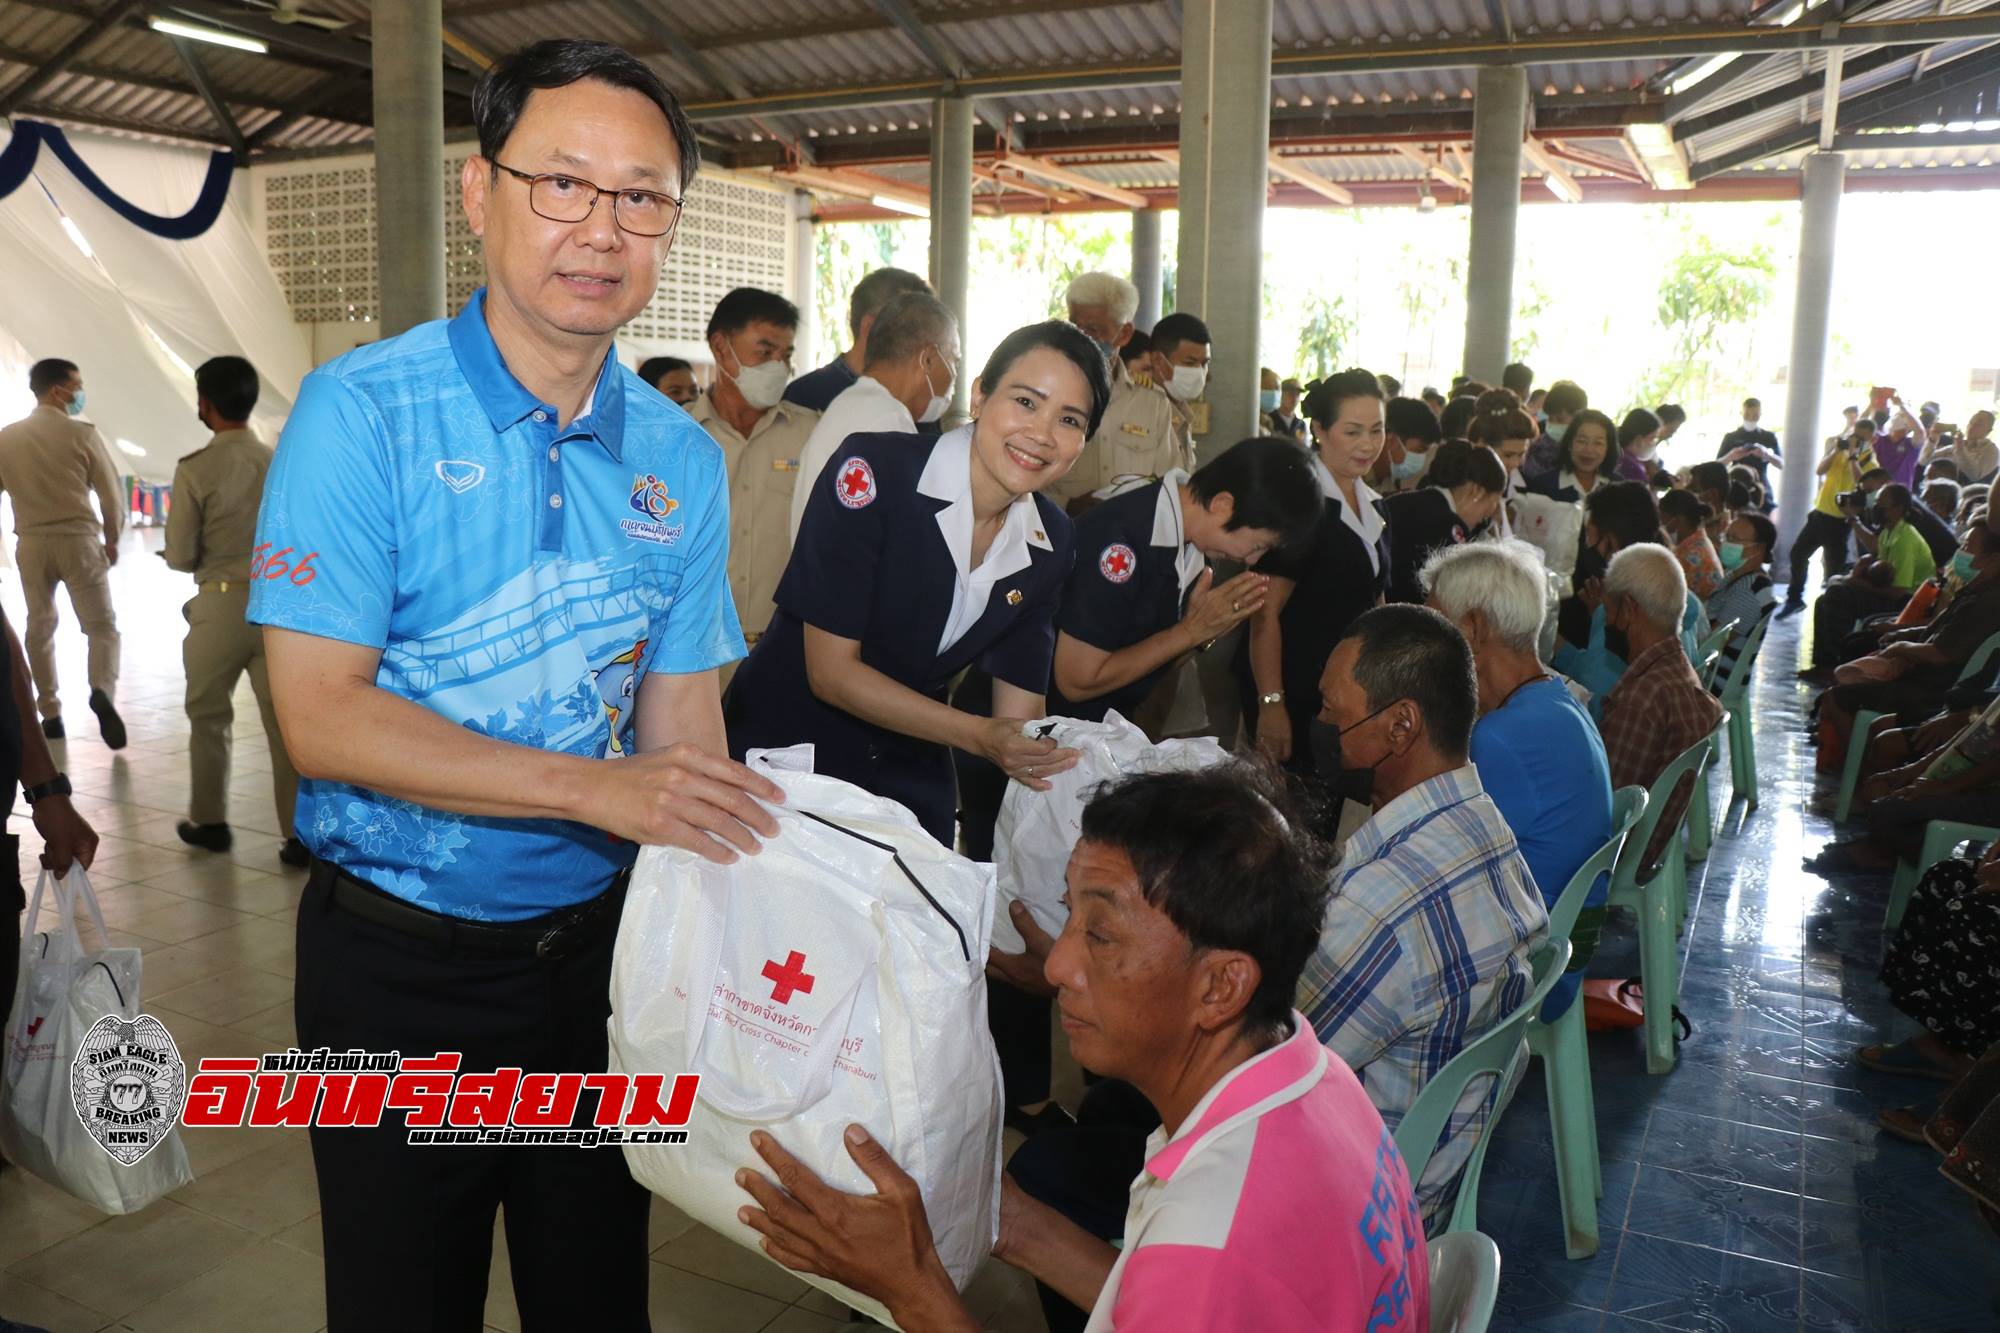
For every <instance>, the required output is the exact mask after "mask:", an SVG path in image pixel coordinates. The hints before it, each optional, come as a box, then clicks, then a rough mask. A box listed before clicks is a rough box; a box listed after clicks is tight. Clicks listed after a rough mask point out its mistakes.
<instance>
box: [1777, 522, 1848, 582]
mask: <svg viewBox="0 0 2000 1333" xmlns="http://www.w3.org/2000/svg"><path fill="white" fill-rule="evenodd" d="M1815 551H1822V552H1824V553H1825V556H1826V560H1825V565H1826V577H1827V578H1832V577H1833V576H1834V575H1836V574H1845V573H1846V572H1847V566H1848V559H1847V520H1846V519H1844V518H1835V517H1834V516H1833V515H1832V514H1822V513H1821V512H1820V511H1819V510H1817V509H1815V510H1813V511H1812V512H1811V513H1810V514H1807V515H1806V521H1805V524H1804V526H1802V527H1801V528H1800V529H1799V535H1798V537H1797V538H1796V539H1795V540H1794V541H1793V542H1792V582H1791V586H1790V587H1788V588H1786V589H1785V601H1786V603H1787V604H1788V605H1791V606H1804V605H1805V604H1806V573H1807V571H1808V570H1809V569H1811V567H1812V558H1813V553H1814V552H1815Z"/></svg>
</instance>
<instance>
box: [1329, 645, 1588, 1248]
mask: <svg viewBox="0 0 2000 1333" xmlns="http://www.w3.org/2000/svg"><path fill="white" fill-rule="evenodd" d="M1320 699H1321V704H1322V707H1321V711H1320V716H1319V720H1318V721H1317V722H1315V723H1314V724H1313V729H1314V732H1315V733H1316V735H1317V736H1318V737H1322V738H1324V740H1323V741H1322V742H1321V743H1320V744H1319V745H1316V746H1315V749H1316V750H1318V751H1320V752H1321V753H1323V754H1324V753H1325V752H1326V751H1328V750H1331V751H1333V752H1334V753H1336V754H1337V755H1338V760H1337V762H1338V764H1339V766H1340V767H1341V768H1342V769H1345V770H1349V771H1354V770H1369V771H1371V772H1372V774H1373V779H1372V789H1373V790H1372V798H1373V803H1374V805H1375V815H1374V818H1372V819H1370V820H1369V821H1368V822H1367V823H1366V824H1364V825H1362V826H1361V828H1359V829H1358V830H1356V831H1355V834H1354V836H1353V837H1352V838H1350V839H1349V840H1348V843H1347V848H1346V851H1345V854H1344V855H1343V857H1342V859H1341V862H1340V866H1339V869H1338V870H1337V871H1336V872H1335V875H1334V896H1333V901H1332V903H1331V904H1330V905H1329V906H1328V908H1327V914H1326V922H1325V924H1324V926H1323V927H1322V928H1321V931H1320V940H1319V947H1318V949H1317V950H1316V951H1315V952H1314V955H1313V957H1312V958H1311V959H1310V960H1308V961H1307V963H1306V970H1305V975H1304V976H1303V977H1302V978H1301V980H1300V983H1299V994H1298V1007H1299V1009H1300V1011H1301V1012H1303V1013H1304V1014H1305V1015H1306V1016H1307V1018H1309V1019H1310V1020H1311V1021H1312V1025H1313V1029H1314V1031H1315V1032H1317V1033H1318V1034H1319V1039H1320V1040H1321V1041H1322V1042H1324V1043H1325V1044H1326V1045H1327V1046H1328V1047H1330V1048H1332V1049H1333V1050H1334V1051H1335V1052H1336V1053H1337V1054H1339V1056H1340V1057H1341V1058H1342V1059H1343V1060H1345V1061H1346V1062H1347V1063H1348V1065H1349V1066H1350V1067H1352V1068H1353V1070H1354V1072H1355V1073H1356V1074H1358V1075H1359V1076H1360V1078H1361V1085H1362V1087H1363V1088H1365V1089H1366V1090H1367V1093H1368V1099H1369V1101H1371V1102H1373V1103H1374V1105H1375V1108H1376V1110H1378V1111H1380V1112H1381V1114H1382V1120H1383V1122H1384V1123H1385V1124H1387V1125H1388V1126H1389V1127H1390V1128H1391V1129H1392V1130H1393V1129H1394V1128H1395V1127H1396V1125H1397V1124H1399V1123H1400V1122H1401V1120H1402V1118H1403V1115H1404V1113H1405V1112H1407V1111H1408V1110H1409V1109H1410V1105H1411V1103H1413V1102H1414V1101H1416V1098H1417V1094H1418V1093H1419V1092H1421V1091H1423V1087H1424V1085H1425V1084H1426V1083H1427V1082H1429V1081H1430V1078H1431V1076H1432V1075H1433V1074H1435V1073H1437V1071H1438V1070H1439V1069H1441V1068H1443V1067H1444V1065H1445V1064H1446V1062H1447V1061H1449V1060H1450V1059H1451V1058H1452V1057H1453V1056H1455V1055H1457V1054H1458V1053H1459V1051H1460V1050H1462V1049H1463V1048H1464V1047H1465V1046H1466V1045H1467V1044H1468V1043H1470V1042H1473V1041H1476V1040H1478V1039H1479V1037H1481V1036H1482V1035H1484V1034H1485V1032H1486V1031H1487V1029H1489V1028H1491V1027H1492V1026H1493V1025H1494V1024H1496V1023H1498V1022H1500V1021H1501V1020H1502V1019H1504V1018H1505V1017H1507V1015H1509V1014H1511V1013H1513V1012H1514V1010H1516V1009H1518V1008H1519V1007H1520V1006H1521V1005H1522V1004H1524V1003H1525V1002H1526V1001H1527V998H1528V993H1529V991H1530V990H1531V989H1532V983H1533V968H1532V966H1531V964H1530V961H1529V959H1530V955H1531V954H1532V953H1533V952H1534V950H1535V949H1537V948H1539V947H1540V946H1541V944H1542V943H1543V942H1544V940H1545V939H1546V938H1547V936H1548V927H1549V918H1548V911H1547V909H1546V908H1545V907H1544V905H1543V901H1542V895H1541V893H1540V891H1539V890H1537V889H1536V887H1535V881H1534V877H1533V876H1532V875H1531V874H1530V873H1529V871H1528V866H1527V863H1526V862H1525V861H1523V860H1522V859H1521V852H1520V848H1519V847H1518V846H1517V845H1516V843H1515V841H1514V835H1513V833H1512V832H1511V831H1510V830H1509V829H1508V827H1507V823H1506V821H1505V820H1504V819H1502V818H1501V816H1500V811H1499V809H1498V808H1497V807H1496V806H1495V805H1494V804H1493V801H1492V798H1490V797H1488V796H1487V795H1486V792H1485V790H1484V789H1483V788H1482V787H1481V786H1480V785H1479V771H1478V770H1477V769H1476V768H1474V767H1473V765H1472V761H1471V760H1470V759H1469V758H1468V757H1467V751H1468V747H1469V746H1470V743H1471V738H1472V723H1473V718H1474V716H1475V715H1476V714H1477V712H1478V709H1479V687H1478V684H1477V682H1476V680H1475V679H1474V676H1473V669H1472V650H1471V649H1470V648H1469V647H1468V646H1467V645H1466V642H1465V638H1464V636H1463V635H1461V634H1460V633H1459V632H1458V629H1457V627H1455V626H1454V625H1453V624H1452V623H1451V622H1450V621H1449V620H1446V619H1445V618H1444V617H1443V616H1441V615H1439V614H1438V613H1437V612H1435V611H1432V610H1429V609H1427V608H1425V607H1420V606H1382V607H1377V608H1376V609H1375V610H1373V611H1370V612H1368V613H1366V614H1365V615H1363V616H1361V617H1360V618H1359V619H1357V620H1356V621H1355V622H1354V624H1353V626H1352V627H1351V628H1350V629H1349V630H1348V631H1347V636H1346V637H1345V638H1344V639H1342V640H1341V641H1340V643H1339V645H1338V646H1336V647H1335V649H1334V650H1333V656H1332V657H1331V658H1329V659H1328V660H1327V665H1326V672H1325V674H1324V676H1323V677H1322V678H1321V680H1320ZM1331 762H1333V756H1332V755H1327V756H1326V758H1325V759H1323V760H1322V766H1323V767H1324V766H1325V765H1326V764H1328V763H1331ZM1328 776H1330V775H1328ZM1508 1093H1511V1087H1510V1088H1509V1089H1507V1090H1504V1091H1497V1090H1496V1089H1495V1088H1494V1087H1493V1086H1492V1082H1491V1080H1479V1081H1475V1083H1474V1084H1473V1086H1472V1087H1470V1088H1468V1089H1467V1090H1466V1093H1465V1096H1464V1097H1463V1098H1462V1099H1461V1100H1460V1101H1459V1104H1458V1107H1457V1109H1456V1110H1455V1111H1454V1113H1453V1115H1452V1116H1451V1119H1450V1121H1449V1122H1448V1123H1447V1124H1446V1126H1445V1132H1444V1136H1443V1138H1442V1140H1441V1141H1440V1143H1439V1146H1438V1149H1437V1151H1436V1152H1435V1153H1434V1154H1433V1155H1432V1157H1431V1160H1430V1163H1429V1165H1428V1166H1426V1167H1425V1169H1424V1173H1423V1177H1422V1179H1421V1180H1419V1181H1418V1183H1417V1201H1418V1203H1419V1204H1420V1205H1421V1206H1422V1208H1423V1211H1424V1217H1425V1221H1426V1222H1427V1223H1429V1222H1430V1221H1432V1220H1433V1219H1435V1218H1438V1217H1441V1216H1442V1215H1443V1214H1444V1212H1445V1211H1446V1209H1447V1208H1448V1207H1449V1205H1450V1203H1451V1201H1452V1199H1453V1197H1454V1196H1455V1195H1456V1194H1457V1192H1458V1178H1459V1174H1460V1172H1461V1171H1462V1170H1463V1169H1464V1167H1465V1164H1466V1161H1467V1160H1468V1159H1469V1158H1470V1157H1471V1156H1472V1149H1473V1146H1474V1145H1475V1144H1476V1143H1477V1142H1478V1140H1479V1132H1480V1130H1481V1128H1482V1127H1483V1126H1484V1125H1485V1123H1486V1121H1487V1119H1488V1117H1489V1116H1490V1115H1491V1114H1492V1112H1493V1108H1494V1107H1495V1106H1497V1105H1499V1104H1500V1099H1501V1097H1502V1096H1504V1095H1507V1094H1508Z"/></svg>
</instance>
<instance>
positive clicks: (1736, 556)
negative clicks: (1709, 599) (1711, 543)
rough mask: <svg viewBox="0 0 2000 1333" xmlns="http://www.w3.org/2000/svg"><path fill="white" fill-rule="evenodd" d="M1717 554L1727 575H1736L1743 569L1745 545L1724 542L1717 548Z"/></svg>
mask: <svg viewBox="0 0 2000 1333" xmlns="http://www.w3.org/2000/svg"><path fill="white" fill-rule="evenodd" d="M1715 553H1716V555H1717V556H1719V557H1721V559H1722V568H1723V570H1724V572H1725V573H1730V574H1734V573H1735V572H1736V571H1737V570H1739V569H1741V568H1742V567H1743V544H1742V543H1741V542H1724V543H1722V545H1720V546H1718V547H1716V548H1715Z"/></svg>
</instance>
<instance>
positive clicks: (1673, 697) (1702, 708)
mask: <svg viewBox="0 0 2000 1333" xmlns="http://www.w3.org/2000/svg"><path fill="white" fill-rule="evenodd" d="M1686 600H1687V576H1686V575H1685V574H1683V573H1682V572H1681V563H1680V559H1679V557H1677V556H1676V555H1674V553H1673V552H1672V551H1669V550H1668V549H1667V548H1666V547H1664V546H1659V545H1656V544H1654V543H1652V542H1641V543H1639V544H1637V545H1634V546H1628V547H1626V548H1625V549H1624V550H1622V551H1620V552H1619V553H1618V554H1617V555H1614V556H1612V557H1611V566H1610V568H1608V569H1607V570H1605V572H1604V631H1605V635H1606V637H1607V638H1616V637H1617V636H1618V635H1620V634H1622V635H1623V636H1624V638H1625V647H1626V651H1625V652H1624V653H1623V654H1622V656H1623V657H1624V658H1625V661H1626V663H1627V666H1626V667H1625V674H1624V675H1622V676H1620V677H1619V678H1618V684H1617V687H1616V688H1614V689H1613V690H1612V691H1611V693H1609V694H1607V695H1605V696H1604V720H1603V721H1602V722H1600V723H1599V724H1598V731H1599V733H1600V734H1602V735H1603V737H1604V757H1605V758H1606V759H1608V760H1609V761H1610V762H1611V786H1612V787H1613V789H1614V790H1615V789H1616V788H1619V787H1647V788H1650V787H1651V786H1652V785H1653V784H1654V783H1655V782H1657V781H1659V778H1660V774H1662V773H1664V772H1666V770H1667V766H1668V765H1669V764H1671V763H1673V762H1674V760H1676V759H1678V758H1680V756H1681V755H1682V753H1684V752H1685V751H1686V750H1687V748H1688V747H1689V746H1691V745H1693V744H1694V743H1695V742H1696V741H1698V740H1700V739H1701V738H1702V737H1704V736H1707V735H1710V734H1712V733H1713V732H1714V731H1715V729H1716V727H1717V726H1719V725H1720V724H1721V722H1722V705H1721V704H1719V703H1717V702H1716V701H1715V696H1714V695H1712V694H1710V693H1709V692H1708V691H1707V690H1706V689H1705V688H1703V686H1702V683H1701V680H1700V678H1699V677H1697V676H1696V675H1695V674H1694V666H1693V664H1691V663H1690V662H1689V661H1688V659H1687V651H1686V650H1685V649H1684V648H1682V646H1681V640H1680V624H1681V608H1682V606H1683V604H1684V603H1685V602H1686ZM1693 791H1694V781H1693V779H1692V778H1691V777H1690V778H1683V779H1682V780H1681V782H1680V784H1679V785H1678V786H1676V787H1675V788H1674V790H1673V794H1672V795H1671V796H1669V797H1668V799H1667V809H1666V813H1665V814H1663V815H1661V816H1660V822H1659V824H1658V825H1657V826H1655V828H1654V830H1653V841H1652V842H1651V843H1650V844H1648V845H1647V847H1646V863H1647V864H1648V865H1650V864H1652V863H1653V861H1655V860H1657V859H1658V857H1659V855H1660V853H1661V851H1662V850H1664V849H1665V847H1666V845H1667V839H1668V838H1670V837H1673V836H1674V833H1675V830H1677V829H1678V828H1679V827H1680V816H1681V811H1683V810H1684V809H1686V808H1687V802H1688V797H1689V796H1690V795H1692V794H1693Z"/></svg>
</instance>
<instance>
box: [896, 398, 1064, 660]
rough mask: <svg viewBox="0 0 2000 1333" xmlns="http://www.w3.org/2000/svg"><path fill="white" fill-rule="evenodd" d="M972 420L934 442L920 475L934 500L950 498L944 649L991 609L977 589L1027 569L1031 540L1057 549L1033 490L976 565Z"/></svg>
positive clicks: (943, 520)
mask: <svg viewBox="0 0 2000 1333" xmlns="http://www.w3.org/2000/svg"><path fill="white" fill-rule="evenodd" d="M972 429H973V428H972V425H971V424H970V423H968V424H966V425H963V426H960V427H959V428H958V429H957V430H954V431H951V432H948V433H947V434H945V435H942V436H940V437H939V438H938V442H937V443H936V444H935V445H933V446H932V448H931V456H930V461H929V462H927V463H925V464H924V471H923V475H922V476H920V477H918V478H917V491H918V493H919V494H922V495H927V496H929V497H930V498H931V499H933V500H948V501H950V503H949V504H947V505H946V506H945V507H944V508H943V509H941V510H939V511H938V516H937V525H938V531H939V532H940V533H942V534H943V535H944V543H945V545H946V546H947V547H949V548H950V550H951V558H952V563H953V564H954V566H955V567H956V568H955V571H954V572H955V574H956V576H957V577H956V584H957V592H956V595H955V596H954V597H953V599H952V615H951V619H950V620H949V622H947V624H946V625H945V632H944V640H943V642H942V643H940V644H939V645H938V651H939V652H943V651H944V650H945V649H946V648H949V647H950V646H951V645H952V644H954V643H956V642H958V640H959V639H960V638H962V637H964V635H965V632H966V631H967V630H969V629H971V628H972V627H973V626H974V625H975V624H977V623H979V617H980V616H982V615H984V614H985V612H986V598H985V597H984V596H976V595H975V594H977V593H979V592H981V591H982V590H985V591H989V592H990V590H991V589H992V587H993V585H994V584H995V583H998V582H999V581H1000V580H1001V579H1004V578H1006V577H1007V576H1008V575H1010V574H1016V573H1019V572H1020V571H1021V570H1023V569H1026V568H1027V567H1028V565H1029V563H1030V562H1031V561H1032V560H1033V558H1034V557H1033V556H1031V555H1029V554H1028V548H1029V547H1030V546H1039V547H1040V548H1041V549H1043V550H1044V551H1053V550H1054V549H1055V546H1054V545H1053V544H1052V543H1051V542H1050V541H1049V537H1048V533H1047V532H1046V531H1045V530H1044V529H1043V527H1042V518H1041V514H1040V513H1039V512H1038V511H1037V510H1036V507H1035V497H1034V496H1033V495H1022V496H1017V497H1016V498H1015V500H1014V503H1013V504H1011V505H1009V506H1007V518H1006V521H1005V523H1003V524H1002V525H1001V528H1000V533H999V535H998V536H996V537H995V538H994V539H993V544H992V545H991V546H990V547H988V548H987V550H986V559H985V560H983V561H981V562H980V565H979V568H978V569H977V570H975V569H973V567H972Z"/></svg>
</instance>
